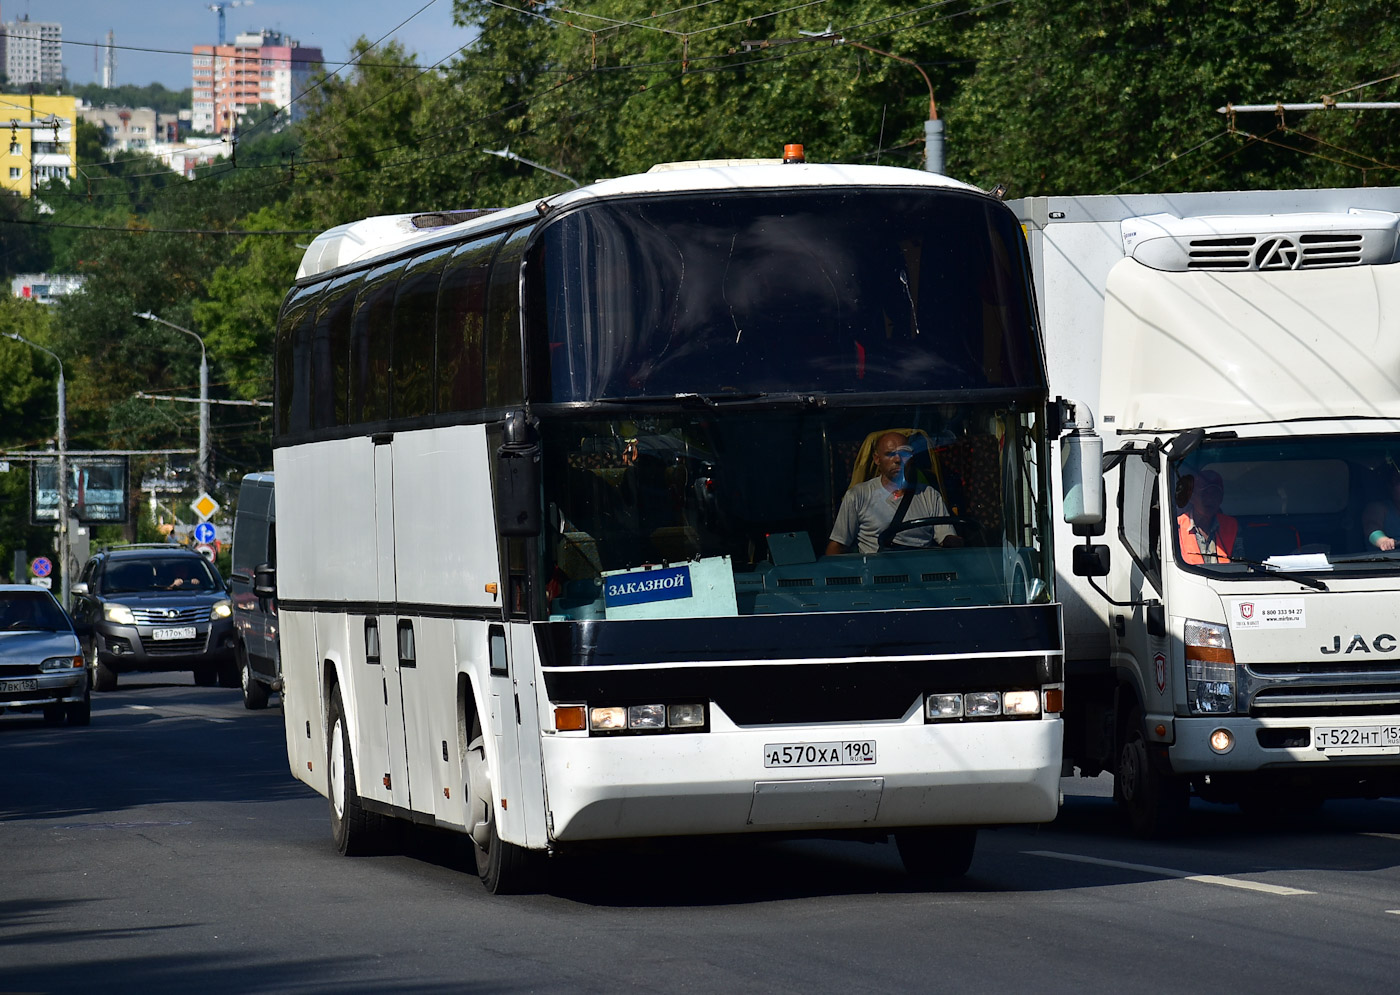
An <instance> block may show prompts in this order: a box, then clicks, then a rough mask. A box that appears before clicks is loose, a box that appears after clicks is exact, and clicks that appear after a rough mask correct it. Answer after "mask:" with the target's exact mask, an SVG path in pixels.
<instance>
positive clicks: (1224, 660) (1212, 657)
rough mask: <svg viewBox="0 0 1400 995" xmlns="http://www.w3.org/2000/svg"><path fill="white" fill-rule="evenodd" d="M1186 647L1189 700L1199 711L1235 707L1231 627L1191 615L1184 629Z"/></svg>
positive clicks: (1192, 707) (1218, 711)
mask: <svg viewBox="0 0 1400 995" xmlns="http://www.w3.org/2000/svg"><path fill="white" fill-rule="evenodd" d="M1182 642H1183V643H1184V644H1185V649H1186V703H1187V704H1188V705H1189V706H1190V708H1191V711H1193V712H1196V713H1198V714H1207V715H1219V714H1221V713H1224V712H1233V711H1234V710H1235V650H1234V647H1233V645H1232V644H1231V642H1230V629H1229V628H1228V627H1227V626H1224V625H1219V624H1216V623H1213V622H1198V621H1196V620H1195V619H1190V618H1188V619H1187V620H1186V624H1185V626H1184V627H1183V629H1182Z"/></svg>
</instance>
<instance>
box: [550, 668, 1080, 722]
mask: <svg viewBox="0 0 1400 995" xmlns="http://www.w3.org/2000/svg"><path fill="white" fill-rule="evenodd" d="M1060 669H1061V668H1060V662H1059V659H1058V658H1057V657H1051V656H1018V657H992V658H989V659H988V658H973V659H967V658H961V659H944V660H908V659H903V660H889V659H885V660H862V661H859V662H856V661H851V662H846V663H788V664H784V663H768V662H745V663H736V664H733V665H729V666H724V665H718V664H712V665H708V666H700V667H696V666H689V667H687V666H683V665H677V666H674V667H658V668H651V667H632V668H626V669H619V670H600V669H598V668H597V667H580V668H578V669H566V670H554V671H546V672H545V675H544V684H545V689H546V691H547V694H548V697H549V700H550V701H554V702H577V701H581V702H586V703H587V704H589V705H642V704H656V703H664V704H680V703H689V702H696V703H701V704H703V703H706V702H711V701H712V702H714V703H715V704H716V705H718V706H719V708H720V709H721V710H723V712H724V714H725V715H727V716H729V718H730V719H732V720H733V721H734V722H735V723H736V724H738V725H741V726H754V725H771V724H775V723H794V722H871V721H878V720H882V719H883V720H894V719H901V718H903V717H904V716H905V714H907V712H908V711H909V707H910V705H912V704H913V703H914V702H915V701H916V700H918V697H919V696H920V695H922V694H925V693H929V692H959V693H965V692H968V691H1003V690H1017V689H1020V690H1035V689H1038V688H1040V687H1041V686H1042V685H1044V684H1048V683H1051V682H1053V681H1058V680H1059V679H1060V676H1059V675H1060Z"/></svg>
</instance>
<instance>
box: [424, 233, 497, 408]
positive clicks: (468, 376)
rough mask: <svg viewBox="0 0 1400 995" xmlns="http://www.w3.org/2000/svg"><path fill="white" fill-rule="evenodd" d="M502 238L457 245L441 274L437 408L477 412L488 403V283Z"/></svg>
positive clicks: (489, 238)
mask: <svg viewBox="0 0 1400 995" xmlns="http://www.w3.org/2000/svg"><path fill="white" fill-rule="evenodd" d="M501 239H502V235H500V234H499V233H497V234H495V235H489V236H487V237H486V238H483V239H480V240H479V241H476V242H468V243H467V244H466V245H461V246H458V247H457V250H456V251H455V252H453V254H452V261H451V262H449V263H448V264H447V270H446V271H445V272H444V273H443V275H442V292H441V294H440V295H439V297H438V319H437V380H438V402H437V403H438V410H439V411H475V410H477V409H479V408H481V407H483V406H484V398H485V393H484V392H485V389H486V378H485V367H484V365H483V364H482V351H483V350H484V349H485V339H484V330H485V327H486V287H487V282H488V280H489V278H490V274H491V256H492V254H493V253H494V252H495V251H496V246H498V245H500V244H501Z"/></svg>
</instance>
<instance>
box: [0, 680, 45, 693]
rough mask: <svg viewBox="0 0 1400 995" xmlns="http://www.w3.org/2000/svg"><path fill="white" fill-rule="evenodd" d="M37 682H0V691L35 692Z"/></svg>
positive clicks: (37, 687) (37, 685) (37, 686)
mask: <svg viewBox="0 0 1400 995" xmlns="http://www.w3.org/2000/svg"><path fill="white" fill-rule="evenodd" d="M37 690H39V682H38V681H37V680H27V681H0V691H37Z"/></svg>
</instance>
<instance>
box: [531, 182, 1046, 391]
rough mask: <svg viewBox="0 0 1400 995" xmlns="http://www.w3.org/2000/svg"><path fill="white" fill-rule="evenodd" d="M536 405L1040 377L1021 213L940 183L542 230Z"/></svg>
mask: <svg viewBox="0 0 1400 995" xmlns="http://www.w3.org/2000/svg"><path fill="white" fill-rule="evenodd" d="M536 261H538V262H539V263H541V264H542V268H543V271H544V272H543V275H542V276H541V275H538V274H537V273H531V274H530V276H529V279H530V280H531V281H532V282H534V281H542V282H543V288H542V290H540V288H539V287H532V288H531V291H530V298H531V299H532V300H534V298H535V295H536V293H539V294H540V296H542V297H543V307H541V308H538V309H536V308H534V307H532V308H531V323H532V326H533V327H532V329H531V341H532V343H533V349H532V353H531V357H532V361H531V365H532V383H533V386H532V394H533V395H534V396H535V397H536V399H538V400H553V401H574V400H590V399H593V398H599V397H625V396H638V395H668V394H674V393H682V392H692V391H693V392H700V393H723V392H726V391H737V392H749V391H783V390H796V391H808V390H820V391H830V392H865V391H885V390H954V389H965V388H976V387H1027V386H1040V385H1043V384H1044V382H1045V377H1044V372H1043V369H1042V366H1041V362H1040V354H1039V346H1038V343H1037V341H1036V339H1035V337H1034V336H1033V335H1031V334H1030V332H1031V329H1032V325H1031V322H1032V320H1033V319H1032V310H1031V298H1030V291H1029V286H1030V284H1029V274H1028V269H1027V266H1026V263H1025V252H1024V241H1023V238H1022V235H1021V231H1020V228H1019V226H1018V225H1017V224H1016V220H1015V218H1014V216H1013V215H1012V214H1011V213H1010V212H1009V211H1007V210H1005V208H1003V207H1002V206H1000V205H998V204H996V203H993V202H991V201H988V200H987V199H986V198H983V197H979V196H976V195H974V194H967V193H963V192H960V191H948V190H860V191H855V190H831V191H801V192H791V191H783V192H779V193H764V194H753V193H719V194H713V193H712V194H705V195H687V196H681V197H671V198H666V199H661V200H652V201H641V200H631V201H611V202H605V203H600V204H595V205H590V206H588V207H585V208H582V209H580V210H577V211H572V212H569V213H567V214H564V215H562V216H561V217H560V218H559V219H558V220H557V221H554V222H552V223H550V224H549V227H548V228H547V229H546V230H545V232H544V233H543V234H542V237H541V240H540V248H539V249H538V250H537V252H536V253H535V255H534V258H533V259H532V266H533V265H534V263H535V262H536Z"/></svg>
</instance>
